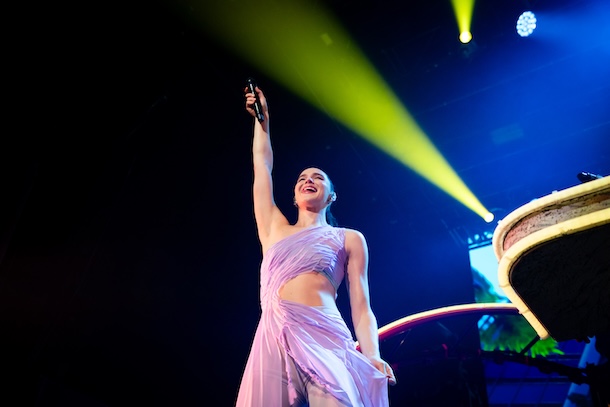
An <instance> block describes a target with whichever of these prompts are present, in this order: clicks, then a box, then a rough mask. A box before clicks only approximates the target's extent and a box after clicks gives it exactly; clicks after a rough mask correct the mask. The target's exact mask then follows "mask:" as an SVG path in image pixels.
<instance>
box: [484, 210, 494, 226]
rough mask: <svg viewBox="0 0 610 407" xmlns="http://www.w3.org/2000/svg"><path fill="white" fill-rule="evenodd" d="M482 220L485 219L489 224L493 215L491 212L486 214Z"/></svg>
mask: <svg viewBox="0 0 610 407" xmlns="http://www.w3.org/2000/svg"><path fill="white" fill-rule="evenodd" d="M483 219H485V222H487V223H490V222H491V221H492V220H494V214H493V213H491V212H487V213H486V214H485V216H484V217H483Z"/></svg>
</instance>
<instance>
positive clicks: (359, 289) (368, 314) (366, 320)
mask: <svg viewBox="0 0 610 407" xmlns="http://www.w3.org/2000/svg"><path fill="white" fill-rule="evenodd" d="M345 247H346V250H347V252H348V256H349V260H348V264H347V287H348V291H349V300H350V308H351V311H352V322H353V324H354V331H355V334H356V339H357V340H358V344H359V345H360V351H361V352H362V354H363V355H364V356H366V357H367V358H368V359H369V360H370V361H371V363H372V364H373V365H374V366H375V367H376V368H377V370H379V371H380V372H382V373H384V374H385V375H386V376H387V377H388V379H389V382H390V384H395V383H396V378H395V377H394V372H393V371H392V368H391V367H390V365H389V364H388V363H386V362H385V361H384V360H383V359H381V355H380V353H379V334H378V325H377V318H376V317H375V314H374V313H373V310H372V308H371V302H370V296H369V283H368V261H369V259H368V246H367V244H366V239H365V238H364V236H363V235H362V233H360V232H358V231H356V230H347V231H346V234H345Z"/></svg>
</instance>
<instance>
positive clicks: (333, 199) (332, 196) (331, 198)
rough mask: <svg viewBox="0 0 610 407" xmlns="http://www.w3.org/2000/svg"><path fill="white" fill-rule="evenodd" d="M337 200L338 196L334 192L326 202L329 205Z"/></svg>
mask: <svg viewBox="0 0 610 407" xmlns="http://www.w3.org/2000/svg"><path fill="white" fill-rule="evenodd" d="M336 200H337V194H336V193H335V192H333V193H332V194H330V195H329V196H328V199H327V200H326V202H327V203H331V202H335V201H336Z"/></svg>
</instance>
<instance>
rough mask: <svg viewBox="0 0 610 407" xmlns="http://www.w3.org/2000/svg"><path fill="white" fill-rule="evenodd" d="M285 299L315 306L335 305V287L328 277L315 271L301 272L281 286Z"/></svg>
mask: <svg viewBox="0 0 610 407" xmlns="http://www.w3.org/2000/svg"><path fill="white" fill-rule="evenodd" d="M279 296H280V298H281V299H283V300H288V301H293V302H298V303H300V304H305V305H309V306H313V307H318V306H335V305H336V304H335V296H336V292H335V288H334V287H333V285H332V284H331V282H330V281H329V280H328V278H327V277H326V276H325V275H323V274H320V273H318V272H315V271H311V272H309V273H303V274H299V275H298V276H296V277H295V278H293V279H291V280H289V281H287V282H286V284H284V285H283V286H282V287H280V290H279Z"/></svg>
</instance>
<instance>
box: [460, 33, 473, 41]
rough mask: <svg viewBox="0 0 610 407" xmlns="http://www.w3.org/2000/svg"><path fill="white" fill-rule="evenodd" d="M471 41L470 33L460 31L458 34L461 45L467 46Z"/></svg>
mask: <svg viewBox="0 0 610 407" xmlns="http://www.w3.org/2000/svg"><path fill="white" fill-rule="evenodd" d="M470 40H472V33H471V32H470V31H462V32H461V33H460V42H461V43H462V44H468V43H469V42H470Z"/></svg>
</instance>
